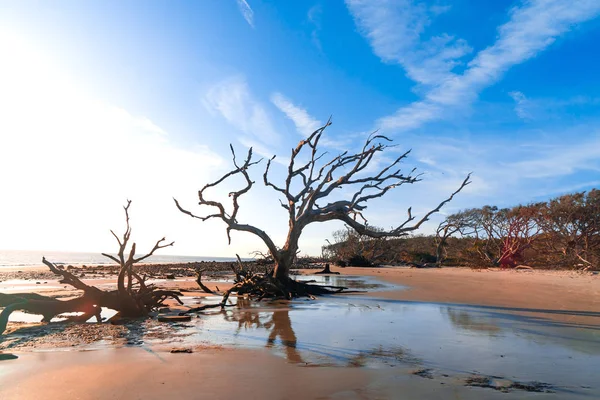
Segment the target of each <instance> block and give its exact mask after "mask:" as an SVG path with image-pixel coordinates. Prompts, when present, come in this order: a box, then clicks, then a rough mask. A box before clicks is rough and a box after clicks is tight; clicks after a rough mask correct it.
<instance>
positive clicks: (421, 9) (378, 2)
mask: <svg viewBox="0 0 600 400" xmlns="http://www.w3.org/2000/svg"><path fill="white" fill-rule="evenodd" d="M346 5H347V6H348V9H349V10H350V13H351V14H352V16H353V17H354V20H355V22H356V24H357V26H358V28H359V30H360V31H361V32H362V34H363V35H364V36H365V37H366V38H367V39H368V40H369V44H370V45H371V47H372V48H373V52H374V53H375V54H376V55H377V56H379V57H380V58H381V59H382V60H383V61H385V62H390V63H398V64H400V65H402V67H403V68H404V69H405V71H406V74H407V76H408V77H409V78H410V79H412V80H414V81H415V82H417V83H419V84H421V85H425V86H432V85H438V84H440V83H441V82H442V81H444V80H445V79H448V78H449V77H450V76H452V75H453V74H452V72H451V71H452V70H453V69H454V68H455V67H456V66H457V65H459V64H461V61H460V59H461V58H463V57H464V56H465V55H467V54H469V53H470V52H471V51H472V49H471V47H469V45H468V44H467V42H466V41H464V40H462V39H456V38H455V37H453V36H451V35H448V34H442V35H438V36H430V37H427V38H426V35H425V31H426V28H427V27H428V26H429V25H430V24H431V22H432V18H433V17H435V16H436V15H438V14H441V13H443V12H446V11H448V8H447V7H441V8H440V7H439V6H434V7H429V8H428V7H426V6H425V4H423V3H417V2H415V1H412V0H400V1H392V0H346Z"/></svg>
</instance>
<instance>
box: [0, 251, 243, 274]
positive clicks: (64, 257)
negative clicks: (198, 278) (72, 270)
mask: <svg viewBox="0 0 600 400" xmlns="http://www.w3.org/2000/svg"><path fill="white" fill-rule="evenodd" d="M109 254H112V253H109ZM113 255H114V254H113ZM42 257H46V259H48V260H49V261H52V262H53V263H55V264H57V265H65V266H67V265H73V266H84V265H85V266H111V265H115V263H114V262H113V261H111V260H109V259H108V258H106V257H105V256H103V255H102V254H101V253H92V252H66V251H44V250H0V271H7V270H8V269H15V268H16V269H31V268H38V267H42V268H46V267H44V265H43V264H42ZM242 260H243V261H253V260H254V259H253V258H242ZM235 261H236V258H235V257H216V256H177V255H163V254H156V255H153V256H152V257H150V258H148V259H147V261H146V262H145V263H144V264H160V265H162V264H183V263H190V262H235Z"/></svg>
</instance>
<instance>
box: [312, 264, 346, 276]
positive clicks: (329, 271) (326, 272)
mask: <svg viewBox="0 0 600 400" xmlns="http://www.w3.org/2000/svg"><path fill="white" fill-rule="evenodd" d="M321 274H331V275H339V274H340V273H339V272H332V271H331V269H329V264H325V268H323V270H321V271H319V272H315V275H321Z"/></svg>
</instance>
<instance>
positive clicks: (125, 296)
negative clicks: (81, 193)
mask: <svg viewBox="0 0 600 400" xmlns="http://www.w3.org/2000/svg"><path fill="white" fill-rule="evenodd" d="M130 205H131V201H130V200H128V201H127V205H126V206H125V207H124V209H125V222H126V229H125V233H124V234H123V236H122V237H121V238H119V237H118V236H117V235H116V234H115V233H114V232H113V231H111V233H112V235H113V236H114V237H115V239H116V240H117V242H118V244H119V251H118V253H117V256H116V257H115V256H113V255H110V254H104V256H106V257H108V258H110V259H111V260H113V261H115V262H117V263H118V264H119V266H120V269H119V275H118V278H117V290H111V291H105V290H101V289H98V288H97V287H95V286H90V285H87V284H86V283H84V282H83V281H81V279H79V278H78V277H77V276H75V275H74V274H72V273H71V272H69V271H67V270H65V269H64V268H63V267H61V266H58V265H55V264H53V263H52V262H50V261H48V260H46V258H42V262H43V263H44V264H45V265H46V266H47V267H48V268H49V269H50V271H52V272H53V273H55V274H56V275H58V276H60V277H61V280H60V282H61V283H64V284H67V285H70V286H72V287H73V288H75V289H78V290H80V291H82V292H83V294H82V295H81V296H80V297H77V298H75V299H71V300H57V299H53V298H49V297H45V296H39V295H37V296H36V295H33V294H30V295H27V296H25V295H21V296H20V297H15V298H13V300H14V302H12V303H10V304H5V308H4V310H3V311H2V313H0V333H2V332H4V330H5V329H6V324H7V321H8V317H9V316H10V314H11V313H12V312H13V311H26V312H28V313H32V314H40V315H43V317H44V321H45V322H48V321H50V320H51V319H52V318H54V317H55V316H57V315H60V314H63V313H71V312H77V313H83V314H82V315H81V316H80V319H84V318H85V320H87V319H89V318H91V317H92V316H96V319H97V320H98V321H100V320H101V318H100V312H101V310H102V308H103V307H106V308H110V309H113V310H116V311H117V312H118V313H119V315H120V316H121V317H143V316H147V315H148V313H149V312H150V311H152V310H155V309H157V308H158V307H161V306H163V305H164V301H165V300H167V299H169V298H171V299H175V300H176V301H177V302H179V303H180V304H183V303H182V302H181V300H180V299H179V296H181V292H179V291H175V290H164V289H161V288H158V287H155V286H154V285H149V284H147V282H146V279H145V278H142V277H140V276H139V274H137V273H136V272H135V270H134V268H133V267H134V265H135V264H136V263H138V262H140V261H142V260H144V259H146V258H148V257H150V256H151V255H152V254H154V252H155V251H156V250H158V249H162V248H164V247H168V246H172V245H173V243H172V242H171V243H168V244H165V243H164V241H165V239H164V238H163V239H160V240H159V241H157V242H156V244H155V245H154V247H153V248H152V250H151V251H150V252H149V253H147V254H145V255H143V256H141V257H136V255H135V250H136V244H135V243H133V244H132V245H131V248H130V250H129V254H128V255H127V257H126V256H125V252H126V250H127V246H128V244H129V241H130V238H131V226H130V225H129V207H130ZM2 296H4V297H2ZM6 296H7V295H1V296H0V301H2V303H6V302H7V301H9V300H10V299H8V298H7V297H6ZM2 299H4V300H2ZM86 317H87V318H86Z"/></svg>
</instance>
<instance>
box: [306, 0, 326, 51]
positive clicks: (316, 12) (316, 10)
mask: <svg viewBox="0 0 600 400" xmlns="http://www.w3.org/2000/svg"><path fill="white" fill-rule="evenodd" d="M322 13H323V8H322V7H321V5H320V4H317V5H314V6H312V7H311V8H310V9H309V10H308V13H307V14H306V16H307V17H308V21H309V22H310V23H311V24H312V26H313V30H312V31H311V33H310V37H311V39H312V42H313V44H314V45H315V46H316V47H317V49H319V51H323V47H322V46H321V39H319V31H320V30H321V14H322Z"/></svg>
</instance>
